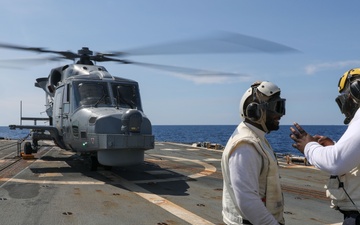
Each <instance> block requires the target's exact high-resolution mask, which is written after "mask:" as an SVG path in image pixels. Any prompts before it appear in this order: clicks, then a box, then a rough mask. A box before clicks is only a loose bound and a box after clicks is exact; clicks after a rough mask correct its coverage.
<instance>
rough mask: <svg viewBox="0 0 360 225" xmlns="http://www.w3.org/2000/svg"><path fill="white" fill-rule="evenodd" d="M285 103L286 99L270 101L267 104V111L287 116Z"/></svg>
mask: <svg viewBox="0 0 360 225" xmlns="http://www.w3.org/2000/svg"><path fill="white" fill-rule="evenodd" d="M285 101H286V99H284V98H279V99H276V100H274V101H269V102H267V104H266V109H267V110H270V111H273V112H276V113H278V114H281V115H282V116H283V115H285Z"/></svg>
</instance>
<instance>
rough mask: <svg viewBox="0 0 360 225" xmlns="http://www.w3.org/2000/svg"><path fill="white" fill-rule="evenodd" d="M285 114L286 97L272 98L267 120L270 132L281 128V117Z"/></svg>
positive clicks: (267, 111) (266, 123)
mask: <svg viewBox="0 0 360 225" xmlns="http://www.w3.org/2000/svg"><path fill="white" fill-rule="evenodd" d="M283 115H285V99H281V98H280V96H277V97H274V98H272V99H270V100H269V108H268V109H267V110H266V122H265V125H266V127H267V129H268V130H269V132H270V131H272V130H278V129H279V126H280V119H281V117H282V116H283Z"/></svg>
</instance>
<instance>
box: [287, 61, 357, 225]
mask: <svg viewBox="0 0 360 225" xmlns="http://www.w3.org/2000/svg"><path fill="white" fill-rule="evenodd" d="M338 87H339V92H340V95H339V96H338V97H337V98H336V99H335V100H336V102H337V104H338V106H339V108H340V110H341V112H342V113H343V114H344V115H345V120H344V124H349V126H348V128H347V130H346V131H345V133H344V134H343V135H342V137H341V138H340V139H339V141H338V142H336V143H335V142H333V141H332V140H331V139H329V138H327V137H324V136H320V135H315V136H311V135H309V134H308V133H307V132H306V131H304V129H303V128H302V127H301V126H300V125H299V124H298V123H294V125H295V128H293V127H291V128H290V130H291V132H292V134H291V136H290V137H291V138H292V139H293V140H294V141H295V143H294V144H293V147H295V148H297V149H298V150H299V151H300V152H302V153H304V154H305V157H306V158H307V159H308V161H309V162H310V163H311V164H312V165H314V166H316V167H317V168H319V169H321V170H323V171H326V172H328V173H329V174H330V175H329V181H328V183H327V184H326V185H325V188H326V195H327V197H329V198H330V199H331V207H332V208H334V209H336V210H339V211H340V212H341V213H343V214H344V222H343V224H344V225H352V224H354V225H355V224H356V225H358V224H359V225H360V175H359V172H360V135H359V132H360V130H359V129H360V110H359V107H360V68H354V69H351V70H349V71H346V72H345V73H344V74H343V76H342V77H341V78H340V80H339V83H338Z"/></svg>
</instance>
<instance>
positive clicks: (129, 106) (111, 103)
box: [0, 33, 297, 170]
mask: <svg viewBox="0 0 360 225" xmlns="http://www.w3.org/2000/svg"><path fill="white" fill-rule="evenodd" d="M219 43H222V44H221V45H223V44H224V43H227V45H226V46H220V44H219ZM0 48H7V49H13V50H23V51H33V52H38V53H50V54H57V55H60V56H57V57H49V58H46V59H47V60H51V61H56V60H63V59H68V60H72V61H74V63H73V64H66V65H64V66H60V67H57V68H54V69H52V70H51V72H50V74H49V75H48V77H42V78H38V79H36V83H35V86H36V87H38V88H41V89H43V90H44V92H45V95H46V104H45V107H46V113H47V116H48V118H46V120H48V123H49V125H36V124H35V125H9V127H10V129H30V130H31V132H32V133H31V137H32V143H33V144H32V145H31V144H30V143H29V142H28V143H26V144H25V147H24V151H25V153H28V152H31V151H32V150H33V149H36V148H37V146H38V141H39V140H42V139H48V140H49V139H51V140H53V141H54V142H55V144H56V145H57V146H59V147H60V148H62V149H66V150H70V151H74V152H77V153H78V154H80V155H83V156H87V157H89V159H90V162H91V170H96V169H97V166H98V165H99V164H101V165H103V166H105V167H106V168H109V167H110V168H111V167H112V166H129V165H135V164H139V163H142V162H143V160H144V153H145V150H148V149H153V148H154V141H155V139H154V135H153V134H152V125H151V122H150V120H149V118H148V117H147V116H146V115H145V114H144V111H143V108H142V104H141V98H140V91H139V85H138V82H136V81H134V80H130V79H125V78H121V77H116V76H113V75H111V74H110V73H109V72H108V71H107V70H106V68H105V67H103V66H99V65H96V64H95V63H96V62H109V61H112V62H117V63H122V64H135V65H140V66H147V67H152V68H156V69H162V70H167V71H172V72H182V73H184V72H185V73H188V74H189V73H192V74H194V75H199V76H200V75H202V76H204V75H205V76H211V75H216V76H218V75H223V76H234V75H235V76H238V75H242V74H235V73H219V72H210V71H203V70H201V71H200V70H196V69H190V68H182V67H176V66H166V65H158V64H148V63H139V62H133V61H128V60H124V59H119V58H115V57H120V56H121V57H123V56H125V55H126V56H127V55H130V54H133V55H140V54H142V55H151V54H189V53H224V52H225V53H226V52H230V53H233V52H266V53H273V52H275V53H282V52H296V51H297V50H295V49H293V48H290V47H287V46H284V45H281V44H277V43H274V42H270V41H266V40H263V39H258V38H254V37H250V36H246V35H241V34H233V33H226V34H225V35H221V36H219V37H218V38H217V39H213V40H212V39H207V40H206V39H204V40H195V41H185V42H178V43H170V44H163V45H156V46H153V47H145V48H142V49H135V50H133V51H132V53H130V52H131V51H128V52H126V53H125V52H110V53H96V54H93V52H92V51H91V50H89V48H87V47H83V48H82V49H80V50H79V51H78V53H73V52H71V51H52V50H47V49H44V48H37V47H24V46H19V45H13V44H5V43H0ZM76 60H77V61H76ZM24 119H25V118H24ZM28 119H29V118H28ZM30 119H34V120H35V121H36V120H39V119H41V118H30Z"/></svg>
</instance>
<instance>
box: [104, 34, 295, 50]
mask: <svg viewBox="0 0 360 225" xmlns="http://www.w3.org/2000/svg"><path fill="white" fill-rule="evenodd" d="M259 52H263V53H291V52H293V53H294V52H300V51H299V50H297V49H294V48H291V47H288V46H286V45H283V44H279V43H276V42H273V41H268V40H265V39H261V38H257V37H252V36H248V35H244V34H239V33H231V32H221V33H217V34H216V35H214V37H210V38H200V39H195V40H187V41H179V42H172V43H167V44H158V45H154V46H148V47H143V48H136V49H132V50H128V51H114V52H110V53H109V54H108V55H109V56H128V55H129V56H130V55H160V54H206V53H215V54H216V53H259Z"/></svg>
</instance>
